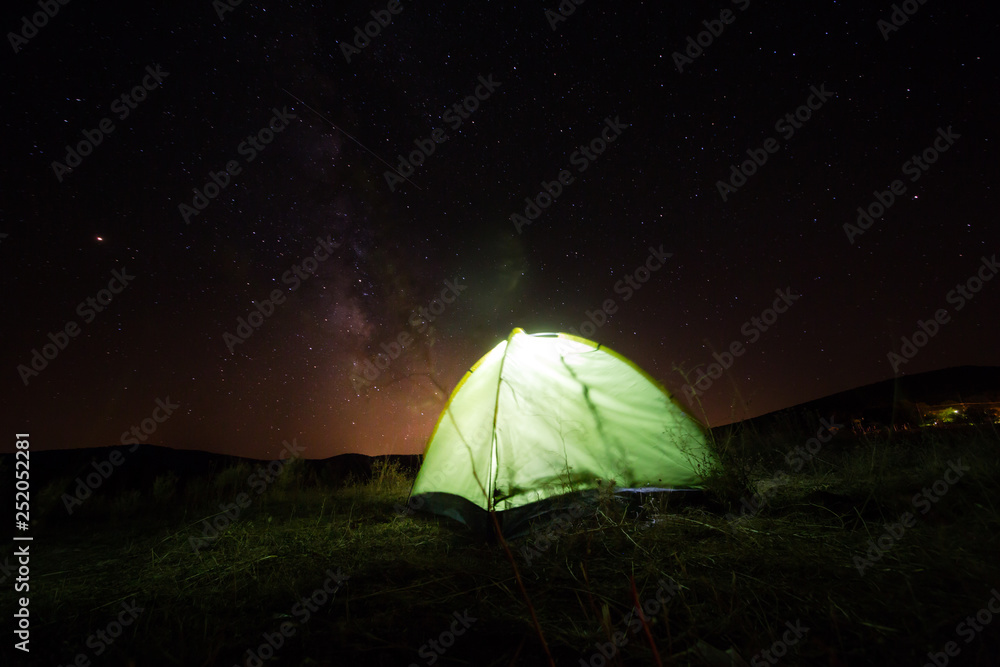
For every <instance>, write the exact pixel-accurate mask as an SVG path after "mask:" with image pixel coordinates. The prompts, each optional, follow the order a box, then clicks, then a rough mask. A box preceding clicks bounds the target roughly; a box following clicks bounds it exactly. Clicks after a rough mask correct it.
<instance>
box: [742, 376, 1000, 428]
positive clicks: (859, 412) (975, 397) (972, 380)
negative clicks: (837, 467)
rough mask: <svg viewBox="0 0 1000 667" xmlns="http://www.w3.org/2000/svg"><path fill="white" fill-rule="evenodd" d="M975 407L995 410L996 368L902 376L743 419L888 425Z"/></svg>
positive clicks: (999, 400)
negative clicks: (809, 418)
mask: <svg viewBox="0 0 1000 667" xmlns="http://www.w3.org/2000/svg"><path fill="white" fill-rule="evenodd" d="M960 403H978V404H991V405H994V406H997V407H1000V367H997V366H956V367H954V368H945V369H941V370H936V371H928V372H926V373H917V374H914V375H903V376H900V377H898V378H890V379H888V380H883V381H881V382H875V383H873V384H869V385H865V386H862V387H857V388H855V389H849V390H847V391H842V392H839V393H837V394H832V395H830V396H826V397H824V398H818V399H816V400H813V401H808V402H806V403H800V404H798V405H794V406H792V407H789V408H784V409H782V410H777V411H775V412H770V413H768V414H766V415H761V416H759V417H755V418H753V419H750V420H747V422H749V423H753V424H754V425H755V426H757V427H758V428H761V429H766V428H768V427H770V426H773V425H775V424H778V423H783V424H787V423H796V422H797V421H798V420H800V419H802V417H803V416H804V415H813V416H816V417H826V418H828V419H834V420H835V421H838V422H840V423H843V424H851V423H852V422H855V421H860V422H861V423H862V425H866V426H891V425H897V426H898V425H902V424H911V425H915V422H919V421H920V415H921V412H926V410H927V409H928V408H930V407H934V406H941V405H949V404H960Z"/></svg>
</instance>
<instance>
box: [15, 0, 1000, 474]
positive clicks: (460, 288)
mask: <svg viewBox="0 0 1000 667" xmlns="http://www.w3.org/2000/svg"><path fill="white" fill-rule="evenodd" d="M43 4H44V3H43ZM52 4H53V6H58V13H56V14H55V16H53V17H51V18H48V17H42V15H41V14H38V17H41V18H37V19H36V20H37V21H38V23H44V25H42V27H40V28H37V29H35V27H34V26H32V25H30V21H31V18H30V17H31V16H32V15H34V14H36V13H37V12H40V11H41V10H40V9H39V8H38V5H37V3H35V2H25V1H19V2H15V3H11V4H8V5H5V7H4V11H3V21H2V26H3V28H4V32H5V33H7V37H6V41H7V45H6V46H5V47H4V48H6V49H7V51H6V54H5V55H4V56H3V66H2V67H3V69H2V87H0V91H2V92H0V95H2V99H3V124H2V127H3V136H2V150H3V156H4V159H3V160H2V161H0V174H2V183H3V198H2V202H0V271H2V280H3V285H4V287H5V289H4V292H3V296H4V301H5V303H4V307H3V308H2V355H3V364H2V366H3V368H4V374H3V378H4V379H3V384H2V388H0V391H2V396H3V414H4V424H5V428H6V430H7V433H8V436H9V435H11V434H12V433H14V432H15V431H17V432H30V433H31V435H32V436H33V437H32V445H33V447H35V448H37V449H55V448H69V447H92V446H106V445H114V444H119V443H120V442H122V441H125V442H132V441H131V440H130V438H132V437H133V436H132V435H130V434H129V433H128V431H130V430H131V429H132V427H133V426H135V427H137V429H138V431H137V432H138V433H139V434H140V435H141V441H143V442H147V443H152V444H157V445H166V446H170V447H174V448H181V449H206V450H210V451H215V452H224V453H234V454H241V455H246V456H253V457H262V458H264V457H277V455H278V452H279V451H280V450H281V448H282V442H283V441H285V440H291V439H293V438H295V439H296V440H297V442H298V444H299V445H301V446H303V447H305V452H304V455H305V456H307V457H311V458H322V457H328V456H333V455H336V454H341V453H345V452H363V453H366V454H384V453H416V452H420V451H422V450H423V447H424V444H425V442H426V440H427V437H428V436H429V435H430V431H431V428H432V427H433V424H434V421H435V419H436V417H437V415H438V413H439V412H440V410H441V408H442V407H443V404H444V400H445V398H446V395H445V393H443V392H450V390H451V389H452V388H453V387H454V385H455V383H456V382H457V381H458V380H459V379H460V378H461V376H462V374H463V373H464V372H465V371H466V370H467V369H468V368H469V367H470V366H471V365H472V364H473V363H474V362H475V361H476V360H477V359H478V358H479V357H481V356H482V355H483V354H485V353H486V352H487V351H488V350H489V349H491V348H492V347H493V346H494V345H496V344H497V343H498V342H499V341H501V340H503V339H504V338H505V337H506V336H507V334H508V333H509V332H510V330H511V329H512V328H513V327H521V328H523V329H525V330H526V331H528V332H530V333H535V332H550V331H571V330H575V331H578V332H580V333H581V334H585V335H586V337H588V338H591V339H593V340H596V341H598V342H600V343H602V344H606V345H608V346H610V347H611V348H613V349H615V350H617V351H618V352H620V353H622V354H623V355H625V356H627V357H629V358H631V359H633V360H634V361H635V362H636V363H637V364H639V365H640V366H642V367H643V368H645V369H646V370H647V371H648V372H649V373H650V374H652V375H653V376H654V377H656V378H658V379H659V380H660V381H661V382H663V383H664V384H665V385H666V386H667V387H668V388H670V389H671V390H672V391H674V392H675V393H678V394H680V395H681V396H682V397H683V396H684V395H685V393H688V395H690V392H691V390H687V392H686V391H685V389H684V388H683V387H684V385H685V380H684V378H683V377H682V375H681V373H680V372H679V371H684V372H687V373H689V379H690V381H692V382H693V381H694V380H696V379H698V378H699V377H700V375H699V373H708V372H711V371H714V372H715V374H716V375H718V374H719V373H718V371H719V370H720V369H719V368H714V369H713V368H712V367H711V364H713V363H715V361H716V359H715V358H714V357H713V354H717V355H718V357H719V358H721V359H722V360H723V361H727V362H728V359H727V356H726V354H727V353H728V352H729V351H730V350H736V351H737V352H739V353H740V354H739V355H738V356H736V357H734V358H733V359H732V363H731V364H728V365H730V368H728V369H727V370H726V371H725V373H723V374H722V375H721V377H719V378H717V379H713V378H711V377H707V378H706V379H703V380H702V382H701V385H700V387H701V388H700V389H699V393H700V394H701V396H700V401H701V404H702V407H698V406H695V413H696V414H698V415H699V416H700V417H701V418H702V420H703V421H707V422H708V423H710V424H711V425H713V426H715V425H719V424H723V423H727V422H730V421H733V420H739V419H743V418H746V417H750V416H755V415H759V414H762V413H766V412H770V411H772V410H776V409H780V408H784V407H787V406H790V405H794V404H797V403H801V402H804V401H807V400H811V399H815V398H819V397H822V396H825V395H828V394H831V393H834V392H838V391H842V390H846V389H850V388H853V387H856V386H860V385H864V384H868V383H871V382H875V381H879V380H882V379H885V378H890V377H893V376H894V375H897V374H903V373H905V374H913V373H917V372H922V371H927V370H932V369H937V368H944V367H949V366H955V365H963V364H974V365H1000V346H998V345H997V324H998V320H1000V318H998V316H997V313H998V312H1000V279H998V280H990V279H989V278H992V277H993V273H995V272H996V271H997V270H998V269H996V268H993V266H992V264H991V261H992V260H991V258H993V257H995V256H996V254H998V253H1000V233H998V232H997V229H996V224H997V223H996V209H997V188H996V178H997V175H998V170H997V164H998V162H997V155H996V148H997V146H996V144H997V123H996V116H997V107H998V104H997V103H998V101H1000V95H998V93H997V91H998V83H1000V82H998V79H1000V75H998V70H997V68H996V66H995V63H993V64H991V63H990V61H988V59H987V55H988V54H989V53H991V52H992V51H994V50H995V43H996V30H997V27H998V26H997V24H996V20H995V19H986V17H985V16H984V15H981V14H980V13H979V12H978V11H973V9H971V8H970V7H969V6H966V4H965V3H948V2H940V1H931V2H927V3H926V4H924V5H920V4H918V3H917V2H916V1H915V0H911V2H908V3H903V4H904V5H906V8H908V9H910V10H911V11H913V12H914V13H913V15H912V16H906V14H905V12H904V9H903V8H902V7H900V9H899V10H898V11H899V13H897V14H896V19H897V22H899V23H901V25H900V26H898V27H897V26H895V25H893V24H892V23H891V19H892V15H893V12H894V10H893V4H892V3H891V2H888V1H886V2H867V3H860V2H858V3H844V2H829V1H824V2H810V3H805V2H794V3H792V2H784V3H764V2H761V1H758V0H739V1H738V2H730V1H729V0H716V1H714V2H684V3H670V2H665V3H660V2H651V3H643V2H640V3H611V2H602V1H600V0H589V1H588V2H584V3H582V4H580V5H579V6H576V5H574V4H573V3H572V2H570V1H569V0H566V1H564V2H563V3H562V7H563V11H564V12H565V13H566V14H569V15H568V16H561V15H560V14H559V13H558V8H559V6H560V5H559V3H558V2H557V0H551V1H549V2H540V3H502V2H489V3H487V2H477V3H467V2H443V3H425V4H420V5H418V4H416V3H413V4H411V3H409V2H403V3H402V4H398V5H397V4H396V3H389V4H388V7H389V8H391V9H394V10H395V12H396V13H391V12H390V11H389V9H387V4H386V3H385V2H381V1H378V2H369V3H361V2H336V3H326V4H322V3H315V4H314V3H302V2H291V3H276V2H275V3H272V2H250V1H245V2H242V3H240V4H238V5H237V6H235V7H231V6H230V5H229V4H228V3H223V2H215V3H214V4H213V3H212V2H210V1H209V0H201V1H200V2H178V3H170V4H169V5H167V4H164V6H163V7H157V6H149V5H147V4H144V3H120V2H108V3H92V2H83V1H82V0H76V1H73V2H69V3H68V4H65V5H57V4H56V3H55V2H54V0H53V2H52ZM570 9H573V10H574V11H573V12H572V13H571V14H570V13H569V10H570ZM547 11H548V14H547V13H546V12H547ZM371 12H375V14H376V18H373V17H372V14H371ZM26 16H27V17H29V18H28V21H29V23H28V27H27V28H26V27H25V23H24V17H26ZM720 16H721V20H720ZM901 17H906V19H907V20H906V22H905V23H902V21H901V20H900V18H901ZM377 18H381V19H382V20H383V22H386V23H388V25H385V26H379V25H377V23H373V22H374V21H376V19H377ZM43 19H44V20H43ZM389 19H391V22H390V21H389ZM880 21H882V23H881V24H880ZM703 22H704V23H703ZM368 23H372V25H371V26H369V31H370V32H371V33H372V34H374V36H373V37H365V38H364V39H361V38H358V37H357V35H358V34H359V32H361V33H362V34H363V31H364V30H365V26H366V24H368ZM706 23H707V26H706ZM376 27H377V30H376ZM355 28H358V32H356V31H355ZM713 31H714V32H716V33H719V34H717V35H712V32H713ZM699 33H704V34H702V35H701V36H700V37H699ZM12 35H14V36H12ZM18 35H27V38H24V37H22V36H18ZM689 37H690V38H691V41H690V42H689V41H688V38H689ZM356 38H357V39H358V42H359V43H360V44H362V45H364V44H366V41H365V40H367V45H365V46H363V48H358V47H357V46H355V44H354V40H355V39H356ZM699 39H700V40H701V42H702V46H700V47H699V46H698V41H699ZM686 50H687V51H688V52H687V54H685V51H686ZM699 50H700V53H699ZM675 54H680V55H675ZM679 70H681V71H679ZM796 114H797V115H796ZM435 139H436V141H435ZM81 144H82V147H81V148H80V150H79V151H77V147H80V146H81ZM67 147H69V149H72V151H73V152H74V154H73V155H67V153H68V148H67ZM431 149H433V150H431ZM415 151H417V152H416V153H414V152H415ZM925 151H926V152H925ZM84 153H86V155H83V154H84ZM400 156H403V158H405V159H406V160H407V164H400V162H401V157H400ZM411 157H412V161H411ZM914 158H916V161H915V160H914ZM754 159H756V161H757V164H755V163H753V162H747V161H748V160H754ZM733 165H736V167H735V169H736V171H737V174H736V175H734V173H733V169H734V168H733ZM741 167H742V169H743V170H744V171H745V172H746V173H749V174H750V175H749V176H744V175H743V174H741V173H738V172H739V170H740V169H741ZM394 169H395V170H396V171H397V173H395V174H394V173H393V171H392V170H394ZM227 170H228V171H227ZM387 174H388V176H387ZM404 177H405V178H404ZM560 179H562V182H560ZM721 181H728V184H727V185H726V186H722V185H720V182H721ZM894 181H898V182H897V183H895V189H896V191H895V192H893V190H892V188H893V187H894ZM195 190H197V191H199V192H200V194H195ZM540 193H542V194H541V196H540ZM526 198H528V199H529V202H526V201H525V199H526ZM890 198H891V200H892V201H891V204H890V203H888V202H889V201H890ZM879 199H881V200H882V203H879V201H878V200H879ZM531 200H535V202H536V203H534V204H532V205H529V204H531ZM873 204H874V206H873ZM534 206H538V208H537V209H535V208H534ZM859 207H863V208H864V209H869V210H870V211H871V213H872V216H873V217H872V221H871V222H870V223H867V222H866V223H865V224H866V225H867V226H868V229H867V230H865V229H862V228H861V227H856V228H852V227H851V225H857V222H856V221H857V220H858V217H859V213H858V208H859ZM880 207H884V210H883V211H881V212H880V211H879V209H880ZM526 209H527V210H526ZM514 214H517V216H521V217H517V218H513V219H512V215H514ZM529 218H531V219H529ZM845 225H848V227H846V228H845ZM983 258H985V259H986V262H985V263H984V259H983ZM977 273H978V276H977ZM970 279H971V280H970ZM980 281H982V282H980ZM963 290H964V293H963ZM974 290H978V291H974ZM109 299H110V300H109ZM605 306H608V307H607V311H608V312H601V311H603V310H604V308H605ZM774 307H776V309H777V310H780V311H784V312H780V313H778V312H776V311H775V310H769V309H771V308H774ZM421 309H423V311H421ZM588 312H589V313H590V314H591V315H590V319H588ZM935 317H937V320H936V322H935V323H934V324H927V323H926V321H928V320H935ZM239 318H243V319H244V321H245V323H241V322H240V321H239ZM753 318H757V321H756V322H755V320H754V319H753ZM592 320H593V321H595V322H596V324H600V325H601V326H595V325H584V323H585V322H588V321H592ZM918 320H920V321H925V324H924V327H923V329H924V330H926V331H929V332H933V334H934V335H933V336H930V335H927V334H926V333H924V331H922V330H921V328H920V326H919V325H918ZM915 332H920V333H919V334H918V335H917V336H916V338H917V340H916V341H915V342H916V343H921V344H922V345H920V346H919V347H918V348H917V347H915V348H913V349H912V350H909V351H910V352H916V354H915V356H913V355H910V356H913V358H912V360H909V359H906V357H905V356H902V355H903V354H904V350H903V348H904V343H903V340H902V337H904V336H905V337H907V338H908V339H912V338H913V337H914V334H915ZM46 346H48V347H46ZM397 346H398V349H397ZM60 348H61V349H60ZM36 351H37V353H36ZM383 351H385V352H386V353H387V355H393V354H395V353H398V356H396V358H395V359H391V360H390V363H388V364H386V361H387V360H388V359H389V356H385V357H377V356H376V355H377V354H379V353H382V352H383ZM890 353H895V354H899V355H901V356H900V358H898V359H895V361H894V360H893V358H892V357H890ZM46 356H48V357H49V358H45V357H46ZM900 359H902V360H903V361H905V363H903V362H901V361H900ZM376 362H378V363H379V364H380V365H383V366H387V367H386V368H384V369H378V368H375V367H374V366H369V365H368V364H369V363H371V364H375V363H376ZM32 364H34V367H33V366H32ZM373 369H374V370H373ZM366 374H367V377H366ZM442 390H443V392H442ZM158 402H159V403H158ZM702 409H703V410H704V412H703V411H702ZM154 417H155V419H154ZM143 420H146V425H147V427H149V426H155V431H153V432H152V433H151V434H148V435H147V434H146V433H144V432H143V431H142V430H141V425H142V422H143ZM157 420H158V421H157ZM123 434H124V438H123ZM3 447H4V451H8V450H11V451H12V450H13V441H12V439H11V440H7V441H5V444H4V445H3Z"/></svg>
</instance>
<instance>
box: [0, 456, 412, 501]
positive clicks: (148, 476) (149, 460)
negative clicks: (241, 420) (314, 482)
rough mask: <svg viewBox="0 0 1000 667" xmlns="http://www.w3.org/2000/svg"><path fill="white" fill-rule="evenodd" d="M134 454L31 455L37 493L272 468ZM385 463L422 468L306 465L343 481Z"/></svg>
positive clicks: (331, 461) (353, 459)
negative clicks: (93, 483) (58, 484)
mask: <svg viewBox="0 0 1000 667" xmlns="http://www.w3.org/2000/svg"><path fill="white" fill-rule="evenodd" d="M131 449H132V447H129V446H121V445H117V446H114V447H93V448H88V449H58V450H46V451H37V452H32V453H31V486H32V488H33V489H35V490H36V491H37V490H41V489H43V488H45V487H46V486H48V485H49V484H50V483H51V482H53V481H55V480H58V479H60V478H65V479H68V480H71V481H69V482H68V484H67V491H69V492H71V493H72V489H73V488H74V486H75V484H74V482H75V480H77V479H84V480H86V478H87V477H88V476H90V475H94V474H98V475H101V477H102V479H101V482H100V487H101V488H102V489H103V491H104V492H105V493H109V492H110V493H115V492H118V491H122V490H125V489H147V488H151V487H152V485H153V482H154V481H155V480H156V478H157V477H160V476H163V475H166V474H168V473H171V472H172V473H174V474H175V475H176V476H177V478H178V480H181V484H185V483H190V482H191V481H193V480H196V479H198V478H202V477H207V478H214V477H215V476H216V475H218V474H219V473H220V472H221V471H223V470H225V469H227V468H233V467H235V466H237V465H239V464H240V463H244V464H245V465H246V466H247V468H248V476H249V475H250V474H253V472H254V471H257V470H259V469H262V468H264V467H266V466H267V464H268V463H269V461H261V460H259V459H249V458H243V457H239V456H230V455H226V454H215V453H212V452H203V451H196V450H183V449H171V448H169V447H161V446H156V445H142V446H140V447H138V448H136V449H135V451H130V450H131ZM383 458H384V459H389V460H397V461H399V463H400V465H401V466H402V467H403V468H405V469H413V470H416V469H417V467H418V466H419V463H418V461H419V457H418V456H416V455H412V456H408V455H389V456H379V457H372V456H365V455H364V454H341V455H339V456H334V457H331V458H327V459H304V460H303V461H302V465H303V466H304V468H305V470H306V471H311V472H313V473H314V474H315V475H316V477H317V478H318V479H320V480H322V481H326V482H341V481H343V480H346V479H347V478H348V477H349V476H353V477H354V478H355V479H367V478H368V477H369V476H370V475H371V471H372V465H373V463H374V462H375V461H377V460H379V459H383ZM0 461H3V467H2V469H3V470H12V469H13V468H14V454H2V455H0ZM115 462H117V463H118V465H115ZM101 471H104V473H105V474H102V472H101ZM108 473H110V474H108ZM95 479H96V478H95Z"/></svg>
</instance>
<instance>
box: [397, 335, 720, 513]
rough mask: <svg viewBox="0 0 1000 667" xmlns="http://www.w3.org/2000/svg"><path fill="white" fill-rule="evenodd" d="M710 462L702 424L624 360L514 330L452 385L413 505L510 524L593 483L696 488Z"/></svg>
mask: <svg viewBox="0 0 1000 667" xmlns="http://www.w3.org/2000/svg"><path fill="white" fill-rule="evenodd" d="M714 465H715V460H714V458H713V457H712V455H711V453H710V451H709V449H708V447H707V446H706V442H705V430H704V429H703V427H702V426H701V424H699V423H698V422H697V421H696V420H695V419H694V418H693V417H692V416H691V415H690V414H688V412H687V411H686V410H685V409H684V408H682V407H681V406H680V404H679V403H678V402H676V401H675V400H674V398H673V397H672V396H671V395H670V394H669V393H668V392H667V391H666V389H664V388H663V387H662V386H661V385H660V384H659V383H657V382H656V381H655V380H654V379H653V378H651V377H650V376H649V375H648V374H646V373H645V372H644V371H643V370H642V369H640V368H639V367H637V366H636V365H635V364H633V363H632V362H631V361H629V360H628V359H626V358H625V357H623V356H621V355H620V354H618V353H616V352H614V351H613V350H610V349H608V348H607V347H604V346H602V345H599V344H597V343H594V342H592V341H589V340H586V339H584V338H580V337H578V336H572V335H569V334H564V333H559V334H534V335H530V334H527V333H525V332H524V331H523V330H521V329H514V330H513V331H512V332H511V334H510V336H508V338H507V340H505V341H503V342H501V343H500V344H499V345H497V346H496V347H494V348H493V349H492V350H491V351H490V352H489V353H487V354H486V356H484V357H483V358H482V359H480V360H479V361H478V362H476V364H475V365H474V366H473V367H472V368H471V369H470V370H469V372H468V373H466V374H465V377H463V378H462V380H461V382H459V383H458V386H456V387H455V390H454V391H453V392H452V394H451V397H450V398H449V399H448V403H447V404H446V405H445V407H444V410H443V411H442V412H441V416H440V417H439V418H438V422H437V425H436V426H435V427H434V432H433V433H432V434H431V438H430V440H429V441H428V444H427V450H426V452H425V454H424V461H423V465H422V466H421V468H420V472H419V473H418V474H417V479H416V481H415V482H414V484H413V489H412V491H411V494H410V506H411V507H415V508H420V509H424V510H428V511H431V512H434V513H436V514H441V515H445V516H450V517H452V518H454V519H457V520H459V521H461V522H463V523H465V524H467V525H469V526H472V527H483V526H484V525H486V524H485V521H486V519H487V518H488V514H487V512H488V511H490V510H495V511H496V512H498V513H502V514H500V516H501V517H503V518H504V519H505V521H504V522H503V525H504V532H508V528H510V527H513V524H516V523H523V522H524V521H525V520H526V519H528V518H530V517H532V516H535V515H538V514H541V513H543V512H545V511H548V510H550V509H554V508H555V507H556V506H558V505H559V504H560V500H561V501H562V504H563V506H565V504H566V499H568V498H572V497H574V495H576V496H579V495H580V493H581V492H584V493H586V492H593V491H596V489H597V488H598V485H599V484H607V485H613V486H614V487H615V488H619V489H629V490H635V491H642V490H652V489H658V490H665V489H677V488H696V487H698V485H699V484H700V482H701V481H702V473H703V472H705V471H706V470H708V469H709V468H711V467H712V466H714ZM512 519H513V521H512Z"/></svg>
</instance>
